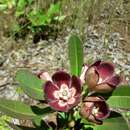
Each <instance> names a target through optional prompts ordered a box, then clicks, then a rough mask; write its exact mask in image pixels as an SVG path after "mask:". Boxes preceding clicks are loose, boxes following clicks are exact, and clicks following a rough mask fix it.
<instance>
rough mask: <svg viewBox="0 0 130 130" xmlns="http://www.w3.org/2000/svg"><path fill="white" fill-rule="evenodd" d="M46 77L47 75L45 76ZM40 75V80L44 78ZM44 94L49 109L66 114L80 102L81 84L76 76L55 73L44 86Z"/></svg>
mask: <svg viewBox="0 0 130 130" xmlns="http://www.w3.org/2000/svg"><path fill="white" fill-rule="evenodd" d="M45 75H47V74H45ZM45 75H44V73H43V74H41V76H40V77H42V79H50V78H49V77H48V75H47V77H48V78H45V77H46V76H45ZM44 93H45V97H46V100H47V101H48V104H49V105H50V107H52V108H53V109H55V110H57V111H64V112H68V111H69V110H70V109H71V108H73V107H74V106H76V105H77V104H78V103H79V102H80V94H81V83H80V79H79V78H78V77H76V76H72V77H71V76H70V75H69V74H68V73H66V72H64V71H58V72H56V73H55V74H54V75H53V76H52V78H51V79H50V80H48V81H47V82H46V83H45V85H44Z"/></svg>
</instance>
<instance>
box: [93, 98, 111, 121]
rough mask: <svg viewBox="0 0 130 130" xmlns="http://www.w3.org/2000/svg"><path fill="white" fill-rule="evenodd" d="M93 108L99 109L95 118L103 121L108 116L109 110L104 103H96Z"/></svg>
mask: <svg viewBox="0 0 130 130" xmlns="http://www.w3.org/2000/svg"><path fill="white" fill-rule="evenodd" d="M94 106H95V107H97V108H99V110H98V113H97V114H95V118H96V119H98V120H103V119H105V118H107V117H108V116H109V115H110V110H109V107H108V105H107V104H106V102H105V101H98V102H95V103H94Z"/></svg>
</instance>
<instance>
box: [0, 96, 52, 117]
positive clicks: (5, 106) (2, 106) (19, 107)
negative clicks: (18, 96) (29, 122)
mask: <svg viewBox="0 0 130 130" xmlns="http://www.w3.org/2000/svg"><path fill="white" fill-rule="evenodd" d="M0 111H1V112H3V113H5V114H6V115H9V116H11V117H14V118H18V119H35V118H37V117H38V116H40V117H44V116H45V115H48V114H51V113H52V112H54V110H52V109H51V108H50V107H43V108H39V107H38V106H29V105H27V104H24V103H22V102H19V101H13V100H7V99H3V98H0Z"/></svg>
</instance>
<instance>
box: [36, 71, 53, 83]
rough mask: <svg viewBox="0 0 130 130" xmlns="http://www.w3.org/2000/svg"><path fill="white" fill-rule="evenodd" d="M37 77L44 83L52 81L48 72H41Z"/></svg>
mask: <svg viewBox="0 0 130 130" xmlns="http://www.w3.org/2000/svg"><path fill="white" fill-rule="evenodd" d="M38 77H39V78H40V79H42V80H45V81H52V79H51V76H50V75H49V73H48V72H41V73H39V74H38Z"/></svg>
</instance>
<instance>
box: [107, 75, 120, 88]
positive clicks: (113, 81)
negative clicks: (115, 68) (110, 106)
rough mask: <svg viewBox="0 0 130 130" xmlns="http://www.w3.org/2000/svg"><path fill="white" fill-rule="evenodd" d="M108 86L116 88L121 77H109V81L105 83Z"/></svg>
mask: <svg viewBox="0 0 130 130" xmlns="http://www.w3.org/2000/svg"><path fill="white" fill-rule="evenodd" d="M106 82H107V83H108V84H109V85H112V86H117V85H118V84H119V83H120V82H121V77H120V76H118V75H115V76H113V77H111V78H110V79H109V80H107V81H106Z"/></svg>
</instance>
